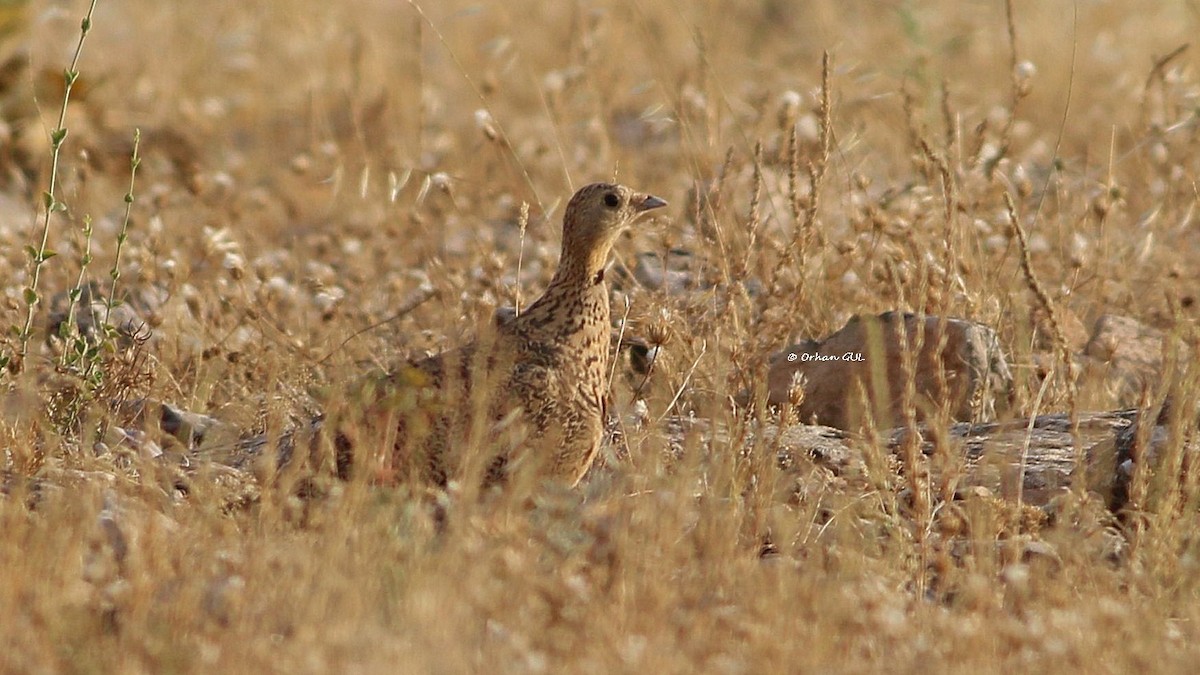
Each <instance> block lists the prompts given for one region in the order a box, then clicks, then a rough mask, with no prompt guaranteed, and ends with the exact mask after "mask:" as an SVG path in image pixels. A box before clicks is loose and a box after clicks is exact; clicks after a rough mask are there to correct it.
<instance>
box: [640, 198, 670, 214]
mask: <svg viewBox="0 0 1200 675" xmlns="http://www.w3.org/2000/svg"><path fill="white" fill-rule="evenodd" d="M666 205H667V200H665V199H661V198H659V197H655V196H654V195H642V194H639V195H637V196H635V197H634V198H633V208H634V210H636V211H637V212H638V213H642V212H644V211H650V210H651V209H659V208H662V207H664V206H666Z"/></svg>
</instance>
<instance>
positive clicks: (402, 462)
mask: <svg viewBox="0 0 1200 675" xmlns="http://www.w3.org/2000/svg"><path fill="white" fill-rule="evenodd" d="M665 205H666V202H665V201H663V200H662V199H659V198H658V197H654V196H652V195H648V194H644V193H639V192H635V191H634V190H631V189H630V188H628V187H625V186H623V185H616V184H611V183H594V184H591V185H588V186H585V187H583V188H581V189H580V190H579V191H578V192H576V193H575V195H574V196H573V197H572V198H571V201H570V202H569V203H568V204H567V208H566V211H565V212H564V214H563V243H562V255H561V258H560V261H559V265H558V270H557V271H556V273H555V275H554V277H553V279H552V280H551V281H550V284H549V286H547V288H546V291H545V293H543V294H542V296H541V297H540V298H538V299H537V300H536V301H535V302H534V303H533V304H531V305H530V306H529V307H528V308H527V309H525V310H524V311H523V312H521V313H520V314H519V315H517V316H512V317H505V318H504V319H503V320H501V321H497V323H496V325H495V326H494V328H493V330H491V331H488V332H487V333H486V334H485V335H481V336H480V337H479V338H478V339H477V340H475V341H474V342H472V343H470V344H468V345H466V346H464V347H462V348H459V349H456V350H453V351H450V352H446V353H443V354H439V355H437V356H434V357H430V358H428V359H425V360H422V361H417V362H411V363H408V364H406V365H404V366H402V367H401V368H398V369H396V370H395V371H394V372H392V373H390V375H389V376H388V377H387V378H386V381H385V382H384V383H383V384H384V389H385V390H386V391H387V392H388V398H389V399H392V401H393V403H394V405H393V409H396V410H398V411H399V412H398V413H396V414H395V415H394V416H395V418H396V419H395V423H396V424H397V425H398V427H399V432H398V433H397V434H396V435H395V438H394V441H393V442H394V447H395V451H394V454H395V455H396V456H397V464H398V465H399V466H400V470H401V471H408V472H409V473H416V474H418V475H419V476H420V477H423V478H425V479H428V480H431V481H434V482H438V483H442V482H445V481H446V479H447V478H448V477H450V476H452V475H454V474H456V473H461V472H463V471H464V467H465V466H467V464H468V463H469V462H470V460H471V458H469V457H466V456H464V455H463V450H464V449H465V448H467V447H470V446H471V444H469V443H465V442H464V440H465V439H466V438H468V437H469V435H470V431H471V429H472V424H475V422H477V421H478V420H479V419H480V418H479V417H478V416H477V415H475V414H473V411H484V414H485V417H484V418H483V419H484V421H485V422H486V424H485V425H484V426H483V427H480V425H478V424H475V426H474V429H475V430H476V435H477V436H478V433H479V430H480V429H481V428H482V429H484V430H485V431H486V430H488V429H489V427H491V426H492V425H495V424H496V423H497V422H498V421H499V422H500V423H501V424H503V423H505V422H509V421H512V420H519V421H520V422H522V423H523V424H524V425H525V429H526V430H527V432H528V436H527V437H526V439H525V442H524V443H522V444H521V445H520V449H519V450H518V451H517V454H518V456H514V453H503V452H502V453H500V454H498V455H496V456H493V457H488V458H484V460H483V461H484V462H485V464H486V465H485V466H483V467H476V468H481V470H482V471H483V473H484V476H485V477H486V478H487V479H491V480H496V479H498V478H500V477H502V476H503V475H504V474H505V472H506V471H507V470H509V469H511V468H512V466H513V465H514V464H532V465H534V468H535V470H537V471H538V473H539V474H540V475H545V476H548V477H551V478H554V479H557V480H560V481H562V482H565V483H567V484H570V485H574V484H576V483H578V482H579V480H580V479H581V478H582V477H583V475H584V474H585V473H586V472H587V470H588V468H589V467H590V466H591V464H592V461H593V459H594V458H595V456H596V451H597V450H598V449H599V447H600V443H601V438H602V436H603V434H604V421H605V410H604V407H605V399H606V394H607V381H608V380H607V376H608V371H609V367H610V352H609V350H610V331H611V326H610V316H609V298H608V290H607V287H606V284H605V283H604V269H605V267H606V265H607V263H608V256H609V252H610V251H611V249H612V246H613V243H614V242H615V241H616V239H617V236H618V235H620V233H621V232H622V231H624V230H625V229H626V228H627V227H628V226H629V225H630V224H631V223H632V222H633V221H634V220H635V219H636V218H637V217H638V216H640V215H641V214H643V213H645V212H646V211H649V210H651V209H656V208H660V207H662V206H665ZM388 419H389V424H390V423H391V422H390V420H391V418H390V417H389V418H388ZM484 440H485V441H486V440H487V437H486V436H485V437H484ZM339 444H340V445H349V444H350V440H349V439H347V438H346V436H345V434H343V435H342V436H341V437H340V439H339Z"/></svg>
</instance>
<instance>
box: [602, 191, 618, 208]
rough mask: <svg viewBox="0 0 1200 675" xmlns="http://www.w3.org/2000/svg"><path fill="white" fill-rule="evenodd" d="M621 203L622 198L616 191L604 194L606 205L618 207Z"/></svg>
mask: <svg viewBox="0 0 1200 675" xmlns="http://www.w3.org/2000/svg"><path fill="white" fill-rule="evenodd" d="M620 203H621V198H620V197H618V196H617V195H616V194H615V193H613V192H609V193H607V194H605V195H604V205H605V206H607V207H608V208H610V209H615V208H617V205H618V204H620Z"/></svg>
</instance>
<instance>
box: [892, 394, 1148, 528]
mask: <svg viewBox="0 0 1200 675" xmlns="http://www.w3.org/2000/svg"><path fill="white" fill-rule="evenodd" d="M1136 417H1137V411H1136V410H1117V411H1111V412H1092V413H1080V416H1079V442H1080V445H1081V446H1082V453H1081V454H1079V455H1078V456H1079V457H1082V459H1083V465H1084V467H1085V472H1086V473H1085V475H1084V476H1083V477H1082V478H1083V480H1084V481H1085V487H1086V488H1087V489H1088V490H1089V491H1091V492H1094V493H1096V494H1098V495H1100V496H1101V497H1102V498H1103V499H1104V500H1105V502H1106V503H1108V504H1110V505H1111V504H1113V503H1114V502H1113V500H1112V499H1111V495H1112V492H1113V486H1114V481H1115V479H1116V477H1117V468H1118V467H1117V462H1116V460H1115V457H1114V453H1113V450H1114V447H1115V444H1116V442H1117V440H1118V438H1119V435H1120V434H1121V433H1123V432H1125V431H1126V430H1128V429H1129V428H1130V427H1131V426H1132V425H1133V423H1134V419H1135V418H1136ZM947 432H948V436H947V437H946V438H944V439H943V440H942V443H944V444H947V445H948V446H949V447H950V448H951V449H952V454H954V455H957V456H961V457H962V458H963V460H964V469H965V471H964V474H963V476H962V477H961V479H960V481H959V485H960V490H962V489H963V488H967V487H975V486H979V487H984V488H987V489H988V490H989V491H990V492H991V493H993V494H995V495H998V496H1000V497H1003V498H1005V499H1016V498H1017V497H1018V494H1019V495H1020V498H1021V501H1022V502H1024V503H1026V504H1030V505H1033V506H1046V505H1047V504H1049V502H1050V500H1052V499H1053V498H1054V497H1055V496H1057V495H1059V494H1061V493H1063V492H1064V491H1066V490H1067V489H1069V488H1070V487H1071V485H1072V481H1073V480H1074V475H1075V467H1076V464H1077V453H1076V450H1075V443H1074V440H1073V438H1072V434H1071V421H1070V416H1069V415H1067V413H1051V414H1046V415H1039V416H1037V417H1034V418H1032V419H1028V418H1026V419H1016V420H1010V421H1007V422H998V423H997V422H994V423H988V424H970V423H959V424H954V425H951V426H950V428H949V429H947ZM917 433H918V435H919V436H920V439H919V442H920V443H921V450H922V452H923V453H924V454H927V455H931V454H933V453H934V452H936V444H935V443H934V442H933V441H932V440H931V438H930V434H929V433H928V431H927V430H926V429H918V430H917ZM908 440H909V432H908V431H907V430H904V429H897V430H895V431H894V432H893V433H892V435H891V438H890V442H889V446H890V447H891V449H892V450H893V451H897V452H898V451H900V450H901V449H902V448H903V447H904V445H905V444H906V443H907V442H908ZM934 480H937V477H936V476H935V477H934Z"/></svg>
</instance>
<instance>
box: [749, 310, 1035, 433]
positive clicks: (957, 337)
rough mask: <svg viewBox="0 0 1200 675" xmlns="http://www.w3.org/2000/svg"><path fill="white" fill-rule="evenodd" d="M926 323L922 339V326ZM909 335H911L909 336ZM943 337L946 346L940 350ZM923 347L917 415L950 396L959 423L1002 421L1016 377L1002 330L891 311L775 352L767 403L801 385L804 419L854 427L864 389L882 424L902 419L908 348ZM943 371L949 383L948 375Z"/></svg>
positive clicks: (778, 401)
mask: <svg viewBox="0 0 1200 675" xmlns="http://www.w3.org/2000/svg"><path fill="white" fill-rule="evenodd" d="M922 324H923V325H924V338H923V344H922V345H918V344H917V342H918V339H919V335H918V331H919V329H920V327H921V325H922ZM906 336H907V337H906ZM943 336H944V342H945V345H944V347H943V348H942V349H940V350H939V349H938V346H939V344H940V343H941V342H942V340H943ZM918 346H920V351H919V354H917V358H913V359H911V361H912V366H913V368H914V374H915V396H916V398H915V400H914V401H913V404H914V405H915V408H916V415H917V419H918V420H922V419H925V418H926V417H928V416H929V413H930V412H931V411H933V410H935V409H936V408H937V407H938V406H939V405H941V403H942V402H943V401H944V402H946V403H947V404H948V405H949V409H950V413H951V415H952V417H953V419H955V420H961V421H973V422H985V421H988V420H992V419H995V415H996V402H997V401H998V400H999V401H1001V402H1002V403H1005V404H1006V403H1007V402H1008V396H1009V392H1010V391H1011V387H1012V374H1011V372H1010V371H1009V368H1008V362H1007V361H1006V359H1005V357H1004V353H1003V351H1002V350H1001V349H1000V345H999V341H998V340H997V338H996V334H995V332H994V331H993V330H992V329H990V328H988V327H987V326H984V325H981V324H978V323H974V322H971V321H966V320H963V319H944V320H943V319H941V318H940V317H936V316H927V317H924V318H923V319H922V318H920V317H918V316H917V315H914V314H901V313H899V312H887V313H885V314H880V315H879V316H878V317H875V316H856V317H854V318H852V319H851V320H850V321H849V322H848V323H847V324H846V326H845V327H844V328H842V329H841V330H839V331H838V332H836V333H834V334H833V335H830V336H829V337H827V338H825V339H824V340H820V341H817V340H804V341H802V342H799V343H796V344H794V345H792V346H791V347H789V348H787V349H786V350H784V351H782V352H779V353H777V354H774V355H773V356H772V357H771V363H770V368H769V371H768V375H767V387H768V401H769V402H770V403H772V404H774V405H784V404H787V403H789V401H790V400H791V399H790V394H791V390H792V386H793V383H795V382H797V380H798V379H799V382H800V383H802V386H803V391H804V397H803V400H802V401H801V403H800V407H799V410H798V413H799V417H800V419H801V420H802V421H805V422H810V421H815V422H817V423H819V424H824V425H828V426H832V427H837V428H839V429H847V430H851V429H854V428H857V427H858V426H859V425H860V424H861V423H862V422H863V421H864V414H863V413H864V411H863V409H862V400H861V399H862V397H861V393H860V389H863V390H865V391H866V392H867V394H868V396H869V397H870V400H871V401H872V402H873V408H874V410H873V411H872V416H873V418H874V420H875V423H876V424H877V425H878V426H881V427H889V426H894V425H898V424H900V423H901V422H902V421H903V414H902V413H903V411H902V407H903V404H904V400H905V395H904V389H905V370H904V363H903V361H904V359H902V357H901V354H902V350H903V349H905V348H906V347H907V348H908V349H909V350H914V349H916V348H917V347H918ZM943 373H944V382H943V380H942V374H943Z"/></svg>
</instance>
